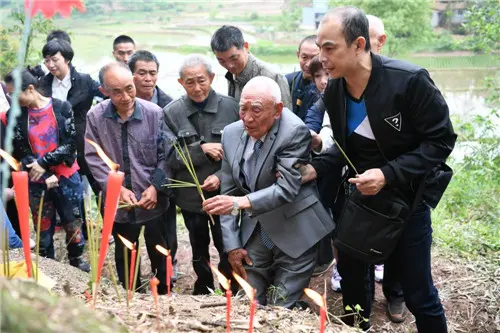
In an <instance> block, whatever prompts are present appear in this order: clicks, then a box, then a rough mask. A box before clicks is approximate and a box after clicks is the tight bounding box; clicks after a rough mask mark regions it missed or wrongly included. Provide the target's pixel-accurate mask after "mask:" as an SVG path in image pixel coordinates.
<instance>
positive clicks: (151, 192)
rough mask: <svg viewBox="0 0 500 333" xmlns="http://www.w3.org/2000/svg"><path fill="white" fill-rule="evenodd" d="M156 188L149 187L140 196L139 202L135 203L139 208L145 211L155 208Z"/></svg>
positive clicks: (156, 199) (156, 200)
mask: <svg viewBox="0 0 500 333" xmlns="http://www.w3.org/2000/svg"><path fill="white" fill-rule="evenodd" d="M157 194H158V193H157V190H156V188H155V187H154V186H153V185H151V186H149V187H148V188H147V189H146V190H144V192H142V194H141V200H139V202H138V203H137V205H138V206H139V207H142V208H144V209H146V210H150V209H153V208H155V207H156V203H157V202H158V196H157Z"/></svg>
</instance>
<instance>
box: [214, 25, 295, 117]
mask: <svg viewBox="0 0 500 333" xmlns="http://www.w3.org/2000/svg"><path fill="white" fill-rule="evenodd" d="M210 46H211V47H212V51H213V52H214V54H215V57H216V58H217V61H219V64H220V65H221V66H222V67H224V68H225V69H227V70H228V72H227V73H226V79H227V82H228V93H227V94H228V95H229V96H232V97H234V98H236V100H238V101H239V100H240V97H241V91H242V90H243V87H244V86H245V84H247V82H248V81H250V80H251V79H252V78H254V77H256V76H266V77H268V78H271V79H272V80H274V81H275V82H276V83H277V84H278V85H279V88H280V90H281V101H282V102H283V104H284V105H285V107H287V108H288V109H290V110H292V99H291V97H290V88H289V86H288V81H287V80H286V78H285V77H284V76H283V75H281V74H279V73H277V72H276V71H274V70H273V69H272V68H271V66H270V65H269V64H267V63H265V62H263V61H261V60H259V59H257V58H255V57H254V56H253V55H252V54H251V53H250V52H249V51H248V42H246V41H245V40H244V39H243V34H242V33H241V30H240V29H238V28H237V27H235V26H232V25H223V26H222V27H220V28H219V29H217V31H216V32H215V33H214V34H213V36H212V40H211V42H210Z"/></svg>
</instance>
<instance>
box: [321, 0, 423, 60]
mask: <svg viewBox="0 0 500 333" xmlns="http://www.w3.org/2000/svg"><path fill="white" fill-rule="evenodd" d="M346 5H350V6H355V7H358V8H360V9H362V10H363V11H364V12H365V13H366V14H371V15H375V16H377V17H379V18H380V19H381V20H382V22H384V25H385V31H386V34H387V46H386V47H385V49H386V50H388V53H389V55H391V56H393V55H396V54H401V53H407V52H410V51H411V50H412V49H413V48H414V47H416V46H418V45H419V44H421V43H422V42H425V41H426V40H428V38H429V37H430V36H431V35H432V28H431V14H432V6H431V1H430V0H405V1H401V0H330V6H331V7H337V6H346Z"/></svg>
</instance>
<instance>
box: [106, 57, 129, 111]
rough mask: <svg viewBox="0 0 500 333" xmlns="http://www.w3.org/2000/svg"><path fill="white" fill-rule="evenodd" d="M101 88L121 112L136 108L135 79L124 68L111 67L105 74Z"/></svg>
mask: <svg viewBox="0 0 500 333" xmlns="http://www.w3.org/2000/svg"><path fill="white" fill-rule="evenodd" d="M101 88H102V90H101V91H102V92H103V93H104V94H105V95H106V96H109V99H111V102H112V103H113V105H114V106H115V107H116V109H117V110H118V112H119V113H127V112H129V111H131V110H132V109H133V108H134V101H135V95H136V91H135V86H134V79H133V77H132V74H131V73H130V72H128V71H127V70H125V69H124V68H116V67H115V68H111V69H109V70H108V71H107V72H106V73H105V75H104V87H101Z"/></svg>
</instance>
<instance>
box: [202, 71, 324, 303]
mask: <svg viewBox="0 0 500 333" xmlns="http://www.w3.org/2000/svg"><path fill="white" fill-rule="evenodd" d="M240 118H241V121H238V122H236V123H233V124H231V125H228V126H226V127H225V128H224V132H223V136H222V147H223V151H224V158H223V160H222V179H221V182H222V184H221V193H222V195H218V196H215V197H213V198H210V199H208V200H206V201H205V202H204V204H203V209H204V210H205V211H206V212H207V213H210V214H218V215H223V216H221V227H222V234H223V238H224V247H225V251H226V252H227V253H228V257H229V263H230V264H231V266H232V268H233V270H234V271H235V272H236V273H238V274H240V275H241V276H242V277H243V278H246V279H247V281H248V282H249V283H250V284H251V285H252V286H253V287H254V288H255V289H256V290H257V294H256V296H257V299H258V301H259V304H261V305H266V304H267V303H268V301H269V303H274V304H276V305H280V306H284V307H287V308H292V307H294V306H296V302H297V301H298V300H299V299H300V297H301V296H302V293H303V289H304V288H306V287H307V286H308V284H309V281H310V279H311V275H312V272H313V269H314V264H315V260H316V250H317V246H316V244H317V242H318V241H319V240H320V239H321V238H323V237H324V236H326V235H327V234H328V233H330V232H331V231H332V229H333V221H332V219H331V217H330V215H329V214H328V213H327V212H326V211H325V210H324V208H323V206H322V205H321V203H320V201H319V200H318V193H317V189H316V184H303V185H301V174H300V171H299V170H298V169H296V168H295V165H297V163H303V161H307V160H309V154H310V148H311V135H310V134H309V130H308V129H307V127H306V126H305V125H304V123H303V122H302V121H301V120H300V119H299V118H298V117H297V116H295V115H294V114H293V113H292V112H291V111H290V110H288V109H286V108H283V103H282V102H281V93H280V89H279V86H278V85H277V84H276V82H274V81H273V80H271V79H269V78H267V77H262V76H259V77H255V78H253V79H252V80H250V81H249V82H248V83H247V84H246V86H245V87H244V89H243V91H242V94H241V100H240ZM277 175H278V177H277ZM240 213H241V215H240ZM240 217H241V218H240ZM268 291H269V296H268Z"/></svg>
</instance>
